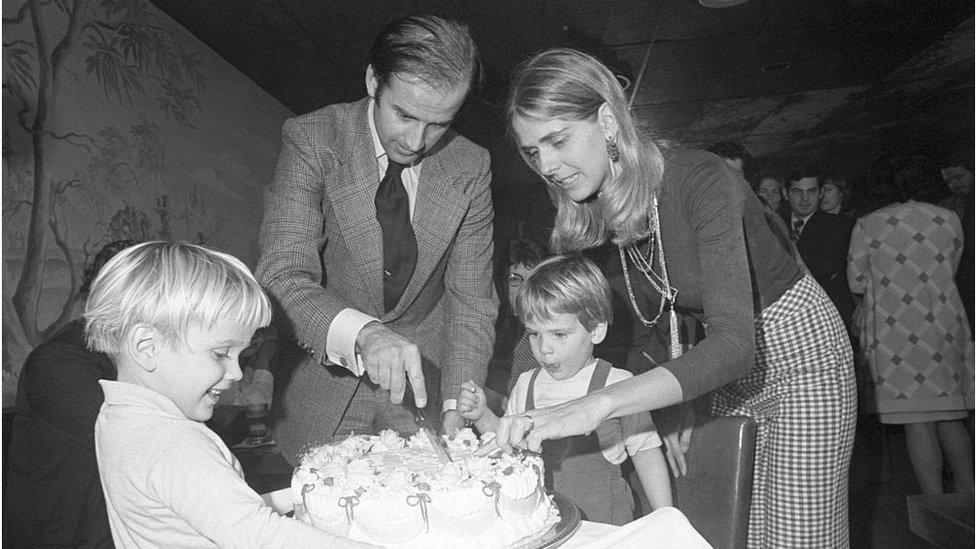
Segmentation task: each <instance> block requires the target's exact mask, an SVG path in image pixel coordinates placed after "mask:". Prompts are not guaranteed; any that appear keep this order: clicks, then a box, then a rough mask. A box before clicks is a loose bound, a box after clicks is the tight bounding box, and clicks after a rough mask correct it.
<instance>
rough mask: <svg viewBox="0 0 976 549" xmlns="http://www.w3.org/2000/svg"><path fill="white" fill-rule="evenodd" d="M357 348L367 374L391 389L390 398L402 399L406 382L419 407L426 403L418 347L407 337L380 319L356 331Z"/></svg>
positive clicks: (396, 402) (394, 401)
mask: <svg viewBox="0 0 976 549" xmlns="http://www.w3.org/2000/svg"><path fill="white" fill-rule="evenodd" d="M356 349H357V351H358V352H359V355H360V356H361V357H362V360H363V368H365V369H366V375H368V376H369V379H371V380H372V381H373V382H374V383H376V384H377V385H379V386H380V388H382V389H385V390H387V391H389V392H390V401H391V402H393V403H394V404H400V403H401V402H403V395H404V392H405V391H406V387H407V383H409V384H410V387H411V388H412V389H413V394H414V398H415V400H416V405H417V407H418V408H423V407H424V406H426V405H427V388H426V387H425V386H424V373H423V370H422V368H421V366H420V364H421V363H420V350H419V349H417V346H416V345H414V344H413V343H411V342H410V341H409V340H407V338H405V337H403V336H401V335H400V334H398V333H396V332H394V331H393V330H391V329H389V328H387V327H386V326H385V325H383V324H381V323H379V322H370V323H369V324H367V325H366V326H364V327H363V329H362V330H360V331H359V336H358V337H356Z"/></svg>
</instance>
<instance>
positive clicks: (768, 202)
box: [753, 170, 803, 263]
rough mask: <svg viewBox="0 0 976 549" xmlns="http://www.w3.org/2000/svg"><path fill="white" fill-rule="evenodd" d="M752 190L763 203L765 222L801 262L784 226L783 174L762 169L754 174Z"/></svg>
mask: <svg viewBox="0 0 976 549" xmlns="http://www.w3.org/2000/svg"><path fill="white" fill-rule="evenodd" d="M754 181H755V184H754V185H753V190H754V191H755V192H756V195H757V196H758V197H759V200H760V201H761V202H762V203H763V206H764V208H765V213H766V223H767V224H768V225H769V229H770V230H771V231H772V232H773V234H774V235H775V236H776V239H777V240H779V243H780V245H781V246H783V248H785V249H787V250H789V252H790V254H791V255H792V256H793V258H794V259H796V260H797V261H799V262H801V263H802V261H803V260H802V258H801V257H800V252H799V251H798V250H797V249H796V241H794V240H793V239H792V238H791V236H790V230H789V228H788V227H787V226H786V214H787V213H788V207H787V205H786V201H785V200H783V183H784V179H783V176H781V175H779V173H777V172H774V171H772V170H763V171H761V172H759V173H758V174H756V177H755V178H754Z"/></svg>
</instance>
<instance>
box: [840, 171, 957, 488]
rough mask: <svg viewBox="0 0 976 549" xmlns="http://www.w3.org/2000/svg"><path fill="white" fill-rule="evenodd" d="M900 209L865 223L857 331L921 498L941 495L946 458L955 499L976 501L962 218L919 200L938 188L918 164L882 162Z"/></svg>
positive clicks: (852, 258) (857, 280) (854, 244)
mask: <svg viewBox="0 0 976 549" xmlns="http://www.w3.org/2000/svg"><path fill="white" fill-rule="evenodd" d="M883 163H884V164H886V165H885V167H884V170H883V171H884V175H883V176H882V181H881V182H882V183H883V184H885V185H886V186H887V187H888V188H890V189H892V195H893V198H894V199H895V202H894V203H893V204H890V205H888V206H886V207H884V208H881V209H879V210H877V211H875V212H873V213H870V214H868V215H865V216H864V217H861V218H860V219H858V220H857V224H856V225H855V226H854V231H853V233H852V237H851V248H850V254H849V264H848V270H847V277H848V281H849V283H850V287H851V291H853V292H854V293H855V294H860V295H863V296H864V304H863V307H862V311H863V317H862V318H861V319H860V321H859V322H858V324H859V326H858V328H859V332H860V338H861V348H862V352H863V356H864V357H865V359H866V361H867V363H868V365H869V366H870V368H871V374H872V376H871V377H872V379H873V380H874V399H873V400H874V403H873V405H874V410H873V411H874V412H876V413H878V414H879V418H880V420H881V422H882V423H887V424H903V425H904V426H905V442H906V444H907V446H908V457H909V459H910V460H911V462H912V467H913V469H914V470H915V476H916V477H917V478H918V482H919V485H920V486H921V488H922V492H923V493H925V494H940V493H942V492H943V491H944V487H943V481H942V466H943V458H944V459H945V462H946V463H947V464H948V465H949V470H950V471H951V473H952V478H953V481H954V488H955V491H956V492H965V493H972V492H973V455H972V442H971V441H970V438H969V432H968V431H967V430H966V427H965V424H964V423H963V420H964V419H965V418H966V416H967V415H968V410H971V409H972V408H973V376H972V370H973V354H972V351H973V349H972V341H971V336H970V332H969V326H968V324H967V322H966V316H965V315H966V313H965V310H964V309H963V305H962V301H961V300H960V298H959V291H958V289H957V288H956V284H955V281H954V276H955V272H956V268H957V267H958V266H959V258H960V255H961V254H962V243H963V233H962V226H961V224H960V222H959V218H958V217H957V216H956V214H955V213H953V212H952V211H950V210H947V209H945V208H940V207H938V206H935V205H933V204H929V203H927V202H922V201H918V200H916V199H917V198H920V197H924V196H925V194H924V193H926V192H927V191H928V190H930V189H931V188H932V187H933V183H937V180H936V179H935V178H936V177H937V176H938V172H937V171H935V166H934V164H931V163H930V162H927V159H925V158H923V157H918V156H914V157H913V156H893V157H889V158H886V159H884V161H883Z"/></svg>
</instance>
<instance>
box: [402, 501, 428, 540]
mask: <svg viewBox="0 0 976 549" xmlns="http://www.w3.org/2000/svg"><path fill="white" fill-rule="evenodd" d="M407 505H409V506H411V507H417V506H420V516H422V517H423V518H424V531H425V532H430V517H429V515H428V514H427V506H428V505H430V496H428V495H427V494H426V493H425V492H418V493H416V494H413V495H410V496H407Z"/></svg>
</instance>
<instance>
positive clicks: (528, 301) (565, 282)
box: [515, 255, 613, 331]
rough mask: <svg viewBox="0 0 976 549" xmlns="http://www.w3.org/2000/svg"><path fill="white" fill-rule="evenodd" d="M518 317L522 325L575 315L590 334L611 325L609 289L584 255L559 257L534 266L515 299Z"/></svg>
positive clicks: (600, 274)
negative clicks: (564, 315) (596, 329)
mask: <svg viewBox="0 0 976 549" xmlns="http://www.w3.org/2000/svg"><path fill="white" fill-rule="evenodd" d="M515 314H516V315H517V316H518V317H519V320H521V321H522V323H523V324H525V323H528V322H531V321H534V320H541V321H546V320H552V318H553V317H554V316H555V315H558V314H573V315H576V316H577V317H578V318H579V321H580V324H582V325H583V327H584V328H586V329H587V331H593V330H594V329H595V328H596V326H597V324H600V323H601V322H604V323H608V324H609V323H610V320H611V319H612V318H613V305H612V304H611V298H610V285H609V284H608V283H607V279H606V278H605V277H604V276H603V273H601V272H600V269H599V268H598V267H597V266H596V265H595V264H594V263H593V262H592V261H590V260H589V259H586V258H585V257H583V256H581V255H558V256H555V257H550V258H549V259H546V260H545V261H543V262H542V263H539V264H538V265H536V266H535V268H534V269H532V271H531V272H530V273H529V276H528V278H526V279H525V283H524V284H522V287H521V288H519V292H518V294H517V295H516V296H515Z"/></svg>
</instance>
